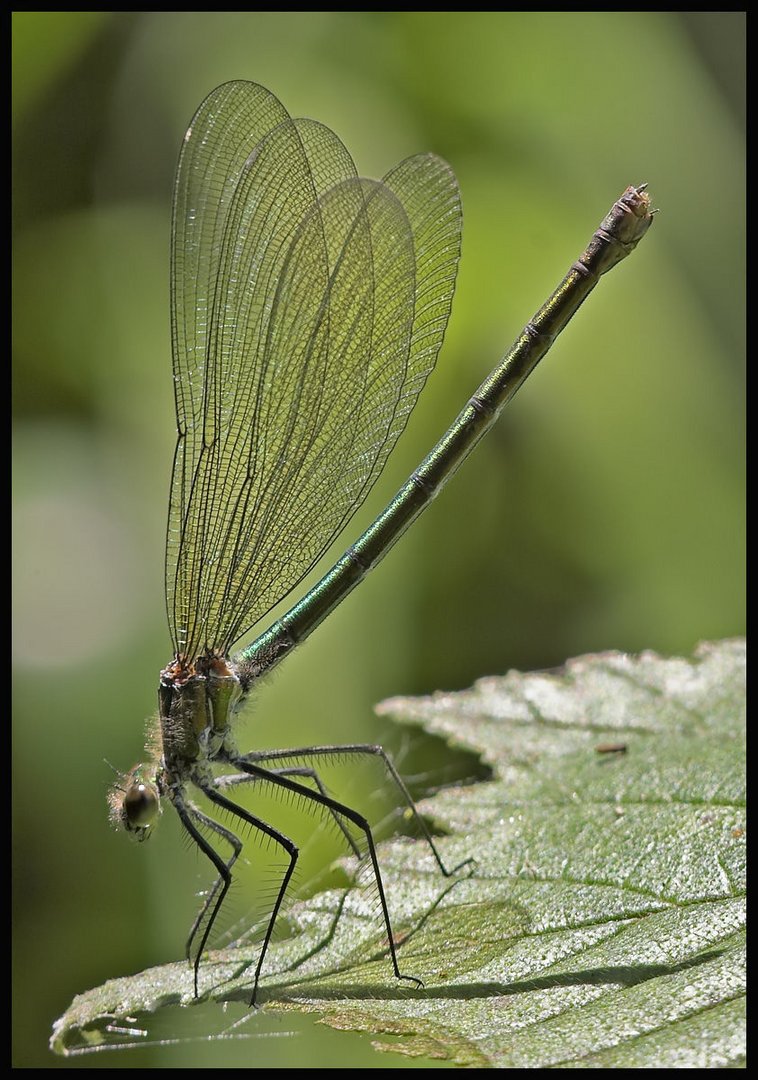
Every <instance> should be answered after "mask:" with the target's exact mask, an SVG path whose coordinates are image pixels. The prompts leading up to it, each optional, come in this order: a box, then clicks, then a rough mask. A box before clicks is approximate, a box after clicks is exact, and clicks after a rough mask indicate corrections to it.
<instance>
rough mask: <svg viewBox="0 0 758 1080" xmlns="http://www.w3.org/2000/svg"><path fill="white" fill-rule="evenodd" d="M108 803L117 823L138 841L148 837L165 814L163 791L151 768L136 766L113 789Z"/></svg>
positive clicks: (114, 821)
mask: <svg viewBox="0 0 758 1080" xmlns="http://www.w3.org/2000/svg"><path fill="white" fill-rule="evenodd" d="M152 771H153V772H154V770H152ZM108 803H109V805H110V816H111V821H112V822H113V824H114V825H116V826H117V827H119V826H120V827H121V828H123V829H126V831H127V832H128V833H129V834H130V835H131V836H133V837H134V838H135V839H137V840H140V841H142V840H146V839H147V838H148V836H149V835H150V833H151V832H152V829H153V826H154V825H156V824H157V822H158V818H159V817H160V814H161V797H160V792H159V790H158V786H157V783H156V781H155V778H154V776H151V770H150V769H149V768H148V767H147V766H145V765H135V767H134V768H133V769H132V770H131V771H130V772H128V773H126V774H125V776H123V777H122V778H121V780H119V782H118V783H117V784H114V786H113V787H112V788H111V790H110V792H109V794H108Z"/></svg>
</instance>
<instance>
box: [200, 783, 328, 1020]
mask: <svg viewBox="0 0 758 1080" xmlns="http://www.w3.org/2000/svg"><path fill="white" fill-rule="evenodd" d="M243 771H244V770H243ZM298 786H299V785H298ZM202 790H203V791H204V792H205V794H206V795H207V796H208V798H209V799H210V801H211V802H212V803H215V804H216V806H220V807H221V808H222V809H223V810H227V811H228V812H229V813H230V814H234V815H236V816H237V817H238V818H240V819H241V820H242V821H245V822H247V824H248V825H250V826H252V828H254V829H258V831H259V832H262V833H265V835H266V836H268V837H270V839H272V840H273V841H274V843H276V844H279V846H280V847H283V848H284V850H285V851H286V852H287V854H288V855H289V860H290V862H289V866H288V867H287V869H286V870H285V872H284V877H283V878H282V883H281V885H280V886H279V892H278V893H277V897H276V901H275V902H274V907H273V909H272V911H271V917H270V918H269V921H268V926H267V927H266V933H265V935H264V937H263V945H262V946H261V954H260V956H259V958H258V964H257V966H256V969H255V982H254V984H253V993H252V996H251V998H250V1006H251V1007H252V1006H254V1005H255V999H256V996H257V994H258V982H259V981H260V977H261V971H262V970H263V961H264V960H265V958H266V952H267V950H268V946H269V942H270V941H271V935H272V934H273V932H274V924H275V923H276V920H277V917H278V915H279V909H280V907H281V906H282V901H283V900H284V896H285V893H286V892H287V888H288V886H289V883H290V880H291V878H292V875H293V873H294V872H295V866H296V865H297V857H298V854H299V852H298V849H297V847H296V845H295V844H293V842H292V841H291V840H290V838H289V837H288V836H285V835H284V833H280V832H279V831H278V829H274V828H273V827H272V826H271V825H268V824H266V822H265V821H262V820H261V819H260V818H257V817H255V816H254V815H253V814H250V813H248V811H247V810H243V808H242V807H241V806H237V804H236V803H233V802H232V801H231V799H227V798H226V796H225V795H222V794H221V793H220V792H218V791H216V790H215V789H214V788H213V787H212V786H211V784H207V785H202ZM302 790H303V791H307V792H308V793H309V794H310V795H312V796H314V797H315V795H316V792H315V791H311V789H310V788H303V789H302ZM230 883H231V874H230V875H229V881H226V880H225V882H224V887H223V889H222V891H221V895H220V896H219V898H218V900H217V901H216V906H215V907H214V909H213V914H212V916H211V918H210V919H209V921H208V925H207V926H206V928H205V932H204V934H203V939H202V941H201V942H200V950H199V952H198V955H197V959H196V961H195V995H196V996H197V968H198V965H199V963H200V955H201V954H202V952H203V949H204V948H205V943H206V941H207V940H208V935H209V933H210V928H211V926H212V925H213V922H214V921H215V918H216V915H217V914H218V911H219V908H220V907H221V903H222V901H223V899H224V897H225V896H226V893H227V890H228V889H229V884H230Z"/></svg>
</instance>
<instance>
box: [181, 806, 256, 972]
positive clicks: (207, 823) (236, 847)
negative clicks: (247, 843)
mask: <svg viewBox="0 0 758 1080" xmlns="http://www.w3.org/2000/svg"><path fill="white" fill-rule="evenodd" d="M185 808H186V809H187V811H188V813H189V814H190V816H191V817H192V818H194V820H195V821H197V822H198V823H199V824H201V825H203V826H204V827H205V828H207V829H210V830H211V832H214V833H216V835H217V836H220V837H221V838H222V839H223V840H226V842H227V843H228V844H229V845H230V846H231V848H232V852H233V853H232V856H231V858H229V859H228V860H227V861H226V864H225V865H226V868H227V870H228V871H229V873H230V874H231V870H232V867H233V866H234V864H235V862H236V861H237V859H238V858H239V856H240V853H241V851H242V841H241V840H240V838H239V837H238V836H235V834H234V833H233V832H232V831H231V830H230V829H227V828H225V827H224V826H223V825H221V824H219V822H218V821H214V820H213V818H210V817H208V815H207V814H204V813H203V812H202V810H200V809H199V808H198V807H197V806H195V805H193V804H192V803H187V804H186V807H185ZM222 884H223V878H222V877H220V876H219V877H217V878H216V880H215V881H214V883H213V885H212V886H211V888H210V889H209V890H208V893H207V894H206V897H205V899H204V901H203V904H202V906H201V908H200V910H199V911H198V913H197V915H196V916H195V921H194V922H193V924H192V929H191V930H190V932H189V936H188V938H187V947H186V953H187V959H188V960H191V959H192V943H193V941H194V939H195V935H196V934H197V932H198V929H199V927H200V926H201V924H202V922H203V919H204V918H205V916H206V913H207V912H208V909H209V908H210V906H211V904H212V903H213V899H214V897H215V895H216V892H217V890H218V889H220V888H221V887H222ZM200 951H201V952H202V949H201V950H200Z"/></svg>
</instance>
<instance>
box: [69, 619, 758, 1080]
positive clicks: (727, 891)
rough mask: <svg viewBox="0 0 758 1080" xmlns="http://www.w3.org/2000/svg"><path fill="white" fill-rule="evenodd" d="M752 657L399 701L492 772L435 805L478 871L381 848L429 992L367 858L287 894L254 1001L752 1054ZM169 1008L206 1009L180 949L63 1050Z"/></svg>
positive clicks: (239, 955) (485, 1040)
mask: <svg viewBox="0 0 758 1080" xmlns="http://www.w3.org/2000/svg"><path fill="white" fill-rule="evenodd" d="M744 672H745V644H744V642H743V641H736V640H735V641H725V642H721V643H717V644H706V645H702V646H700V648H699V649H698V650H697V652H696V653H695V656H694V657H693V658H692V659H663V658H661V657H659V656H657V655H655V654H653V653H644V654H642V655H641V656H636V657H635V656H628V655H625V654H621V653H606V654H601V655H598V656H588V657H580V658H578V659H576V660H572V661H570V662H569V663H568V664H567V665H566V667H565V668H564V669H562V670H560V671H557V672H550V673H542V672H540V673H535V674H529V675H521V674H518V673H516V672H511V673H510V674H508V675H506V676H505V677H502V678H494V677H493V678H488V679H482V680H481V681H480V682H478V683H477V684H476V685H475V686H474V688H473V689H472V690H470V691H465V692H462V693H455V694H453V693H451V694H442V693H440V694H435V695H434V696H432V697H430V698H420V699H399V698H398V699H394V700H392V701H388V702H385V703H384V704H383V705H382V706H380V708H379V712H380V713H381V714H382V715H385V716H392V717H393V718H394V719H395V720H397V721H398V722H399V723H403V724H412V725H422V726H423V727H424V728H425V729H426V730H427V731H430V732H435V733H437V734H439V735H442V736H444V737H445V738H446V739H448V740H449V742H450V743H452V744H455V745H457V746H461V747H466V748H468V749H470V750H474V751H477V752H478V753H479V754H481V756H482V758H483V759H484V761H485V762H486V763H487V764H488V765H489V766H490V767H491V769H492V780H491V781H489V782H486V783H480V784H476V785H472V786H469V787H459V788H455V789H448V790H445V791H443V792H441V793H439V794H438V795H437V796H436V797H435V798H433V799H430V800H428V801H427V802H425V803H424V804H423V809H424V812H425V813H426V814H428V815H429V817H430V818H432V819H433V820H434V821H435V823H436V825H437V826H438V827H439V828H440V829H441V830H443V831H444V832H446V833H447V834H448V835H447V836H446V838H445V839H443V840H442V841H441V843H442V847H443V849H444V855H445V857H446V858H447V859H449V860H450V862H451V863H452V862H457V861H460V860H462V859H465V858H466V857H468V856H472V855H473V856H475V858H476V866H475V869H474V872H473V874H472V876H470V877H468V878H465V877H464V878H463V879H462V880H458V881H456V882H455V883H453V884H452V885H451V884H450V883H449V882H446V881H445V880H444V879H441V877H440V875H439V873H438V872H437V870H436V868H435V865H434V863H433V861H432V859H431V857H430V856H429V854H428V851H427V849H426V848H425V846H424V845H422V844H421V843H418V842H409V841H407V840H395V841H392V842H391V843H388V844H386V845H383V846H382V848H381V850H380V860H381V863H382V869H383V873H384V875H385V880H386V884H387V887H388V895H389V896H390V902H391V907H392V914H393V924H394V927H395V932H396V935H397V937H398V940H399V941H402V947H401V948H400V949H399V956H400V962H401V965H402V966H403V970H404V971H405V972H407V973H408V974H413V975H417V976H420V977H421V978H423V979H424V982H425V989H423V990H420V991H419V990H412V989H409V988H408V987H407V986H404V985H402V984H398V983H397V982H396V981H395V980H394V979H393V978H392V975H391V970H390V966H389V962H388V960H387V957H386V952H385V950H384V949H383V945H382V938H381V931H380V926H379V924H378V923H377V920H376V918H375V917H374V914H375V913H374V906H375V893H374V891H373V890H372V888H371V885H370V882H369V880H368V877H366V876H365V874H363V873H361V875H359V876H360V878H361V880H364V879H365V882H366V883H365V884H359V885H356V886H355V887H353V888H351V889H349V890H347V891H340V890H333V891H330V892H326V893H322V894H320V895H318V896H316V897H314V898H313V899H312V900H310V901H307V902H304V903H301V904H298V905H295V906H294V907H293V909H292V910H291V912H290V915H289V921H290V924H291V926H292V929H293V933H292V936H291V937H290V938H289V939H288V940H286V941H284V942H279V943H277V944H276V945H274V946H272V948H271V951H270V953H269V956H268V958H267V969H268V971H269V972H271V974H268V975H267V976H266V977H265V978H264V980H263V982H262V984H261V993H260V1000H261V1002H262V1003H265V1005H266V1006H267V1007H268V1008H278V1009H297V1010H302V1011H306V1012H312V1013H316V1014H318V1015H319V1016H320V1017H321V1018H322V1019H323V1021H324V1022H326V1023H328V1024H331V1025H332V1026H333V1027H335V1028H341V1029H350V1030H359V1031H368V1032H372V1033H374V1034H376V1035H378V1036H381V1037H382V1039H381V1041H379V1042H378V1043H377V1044H376V1045H378V1047H379V1048H381V1049H387V1050H393V1051H396V1052H399V1053H403V1054H408V1055H424V1056H427V1057H433V1058H438V1059H443V1060H448V1061H452V1062H454V1063H456V1064H458V1065H464V1066H469V1067H480V1068H481V1067H497V1068H546V1067H556V1066H560V1067H565V1068H577V1067H594V1068H661V1067H669V1068H670V1067H680V1068H681V1067H687V1068H706V1067H708V1068H714V1067H727V1066H732V1067H734V1066H740V1065H742V1064H744V1053H745V1050H744V1043H745V1025H744V971H743V969H744V903H745V855H744V847H745V835H744V830H745V817H744V807H745V768H744V730H745V727H744ZM611 746H614V747H616V749H613V750H611V749H609V747H611ZM622 748H623V749H622ZM256 959H257V952H256V950H255V949H251V948H249V947H239V948H234V949H227V950H225V951H222V952H215V953H209V954H208V956H207V958H204V960H203V964H202V966H201V992H202V993H203V995H204V996H206V997H207V998H209V999H211V1000H215V1001H230V1000H245V999H247V998H249V995H250V991H251V984H252V975H253V971H254V966H255V961H256ZM168 1004H181V1005H184V1006H192V1005H193V997H192V974H191V971H190V970H189V968H188V966H187V965H186V964H171V965H167V966H165V967H162V968H155V969H153V970H151V971H148V972H143V973H142V974H141V975H137V976H134V977H132V978H127V979H119V980H114V981H112V982H108V983H106V984H105V985H104V986H102V987H100V988H98V989H97V990H93V991H90V992H89V993H87V994H84V995H82V996H81V997H78V998H76V1000H75V1001H74V1002H73V1004H72V1006H71V1008H70V1009H69V1010H68V1012H67V1013H66V1014H65V1015H64V1016H63V1017H61V1019H60V1020H59V1021H58V1022H57V1023H56V1025H55V1029H54V1034H53V1039H52V1041H51V1045H52V1047H53V1049H55V1050H56V1051H58V1052H59V1053H67V1052H71V1050H72V1048H74V1047H77V1046H95V1045H102V1044H107V1042H108V1038H109V1035H108V1028H109V1025H110V1026H113V1025H114V1024H115V1025H116V1026H117V1024H118V1021H119V1020H120V1019H122V1018H127V1017H131V1018H132V1019H133V1017H134V1014H135V1013H152V1012H155V1011H156V1010H158V1009H160V1008H162V1007H163V1006H165V1005H168ZM253 1019H254V1018H253ZM388 1036H394V1037H398V1036H399V1038H394V1039H392V1040H391V1041H390V1040H388V1038H387V1037H388Z"/></svg>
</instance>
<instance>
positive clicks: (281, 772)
mask: <svg viewBox="0 0 758 1080" xmlns="http://www.w3.org/2000/svg"><path fill="white" fill-rule="evenodd" d="M244 757H245V759H246V760H249V759H250V758H255V755H253V754H245V755H244ZM271 772H272V773H276V775H277V776H305V777H307V778H308V779H309V780H312V781H313V782H314V784H315V785H316V787H317V788H318V789H319V791H320V792H321V794H322V795H327V796H328V794H329V793H328V791H327V790H326V787H325V786H324V783H323V781H322V780H321V777H320V776H319V774H318V773H317V772H316V770H315V769H313V768H309V767H308V766H307V765H293V766H290V767H288V768H285V769H271ZM259 779H260V777H257V776H248V775H247V773H243V774H241V775H237V776H219V777H218V778H217V779H216V781H215V785H216V788H217V789H218V788H222V787H233V786H235V785H236V784H253V783H255V781H256V780H259ZM330 813H331V816H332V819H333V820H334V822H335V824H336V825H337V828H338V829H339V830H340V832H341V833H342V835H343V836H344V838H345V840H346V842H347V844H348V845H349V847H350V849H351V851H352V852H353V854H354V855H355V856H356V857H357V858H359V859H360V858H361V855H362V852H361V849H360V848H359V847H358V845H357V844H356V842H355V840H354V839H353V837H352V836H351V835H350V830H349V829H347V828H346V826H345V823H344V821H343V820H342V818H341V817H340V816H339V814H335V813H334V811H330Z"/></svg>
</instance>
